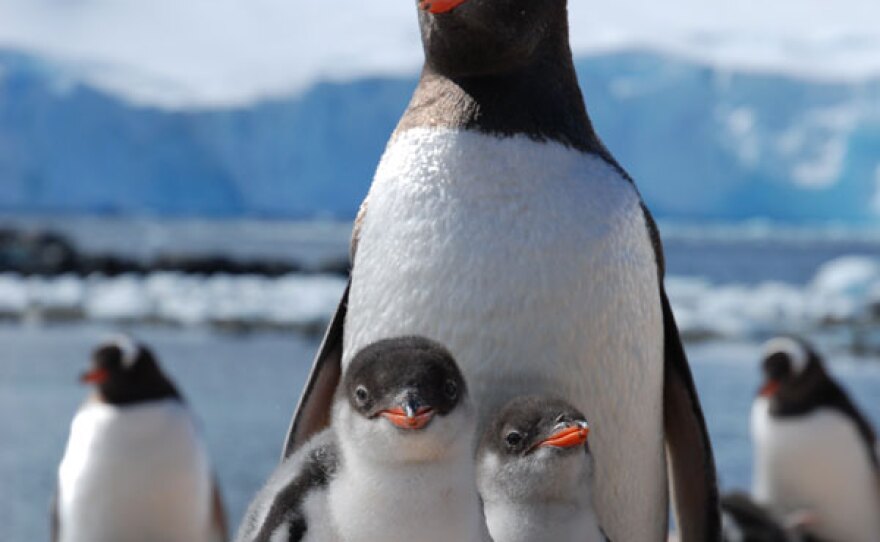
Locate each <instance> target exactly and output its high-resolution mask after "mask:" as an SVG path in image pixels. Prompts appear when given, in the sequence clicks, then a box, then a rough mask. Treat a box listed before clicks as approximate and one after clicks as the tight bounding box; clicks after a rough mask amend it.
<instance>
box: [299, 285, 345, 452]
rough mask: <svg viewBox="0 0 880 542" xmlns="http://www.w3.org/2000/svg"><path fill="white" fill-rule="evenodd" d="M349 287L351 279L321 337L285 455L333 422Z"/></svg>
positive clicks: (340, 370) (340, 368) (301, 396)
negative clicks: (331, 417) (334, 399)
mask: <svg viewBox="0 0 880 542" xmlns="http://www.w3.org/2000/svg"><path fill="white" fill-rule="evenodd" d="M350 287H351V282H349V284H348V285H347V286H346V287H345V292H343V294H342V299H341V300H340V301H339V307H338V308H337V309H336V314H335V315H333V320H331V321H330V326H329V327H328V328H327V332H326V333H325V334H324V340H323V341H321V346H320V348H319V349H318V355H317V356H316V357H315V361H314V363H313V365H312V371H311V373H309V378H308V380H307V381H306V386H305V388H304V389H303V392H302V394H301V395H300V399H299V404H298V405H297V406H296V412H295V413H294V415H293V419H292V420H291V422H290V429H289V430H288V431H287V440H286V441H285V443H284V454H283V455H282V459H284V458H287V457H290V455H291V454H293V452H295V451H296V450H297V449H298V448H299V447H300V446H302V445H303V444H304V443H305V442H306V441H307V440H309V438H311V437H312V436H313V435H315V434H316V433H318V432H319V431H321V430H322V429H324V428H325V427H328V426H329V425H330V410H331V407H332V405H333V394H334V393H335V392H336V386H337V385H338V384H339V378H340V376H341V375H342V335H343V324H344V323H345V314H346V312H347V309H348V290H349V288H350Z"/></svg>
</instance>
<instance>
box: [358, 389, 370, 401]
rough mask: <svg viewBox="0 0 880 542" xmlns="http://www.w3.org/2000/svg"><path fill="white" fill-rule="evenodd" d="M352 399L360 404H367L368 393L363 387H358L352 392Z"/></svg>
mask: <svg viewBox="0 0 880 542" xmlns="http://www.w3.org/2000/svg"><path fill="white" fill-rule="evenodd" d="M354 397H355V399H357V402H358V403H360V404H364V403H366V402H367V399H369V398H370V392H368V391H367V388H365V387H364V386H358V387H357V389H356V390H354Z"/></svg>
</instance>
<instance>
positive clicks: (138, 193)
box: [0, 49, 880, 226]
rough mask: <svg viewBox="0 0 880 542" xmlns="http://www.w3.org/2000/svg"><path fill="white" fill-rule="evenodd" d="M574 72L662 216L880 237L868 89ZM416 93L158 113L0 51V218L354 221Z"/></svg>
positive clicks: (706, 72) (663, 60)
mask: <svg viewBox="0 0 880 542" xmlns="http://www.w3.org/2000/svg"><path fill="white" fill-rule="evenodd" d="M576 64H577V69H578V73H579V76H580V79H581V83H582V87H583V90H584V93H585V97H586V100H587V104H588V107H589V110H590V114H591V117H592V119H593V121H594V124H595V125H596V128H597V131H598V132H599V134H600V135H601V137H602V138H603V140H604V141H605V143H606V144H607V145H608V147H609V148H610V149H611V151H612V152H613V153H614V154H615V156H616V157H617V158H618V160H619V161H620V162H621V164H622V165H623V166H624V167H625V168H626V169H627V170H628V171H629V172H630V173H631V174H632V176H633V177H634V178H635V179H636V181H637V183H638V185H639V187H640V190H641V191H642V194H643V196H644V198H645V200H646V201H647V203H648V205H649V207H650V208H651V209H652V210H653V212H654V213H655V214H656V215H657V216H658V217H659V218H660V219H663V220H669V221H676V222H678V221H680V222H703V221H743V220H750V219H766V220H769V221H773V222H780V223H788V224H817V223H842V224H848V225H858V226H875V225H878V224H880V75H870V74H867V75H864V76H862V77H856V78H817V77H810V76H807V75H798V74H789V73H781V72H780V73H774V72H768V71H762V70H754V69H746V68H737V67H730V66H725V65H721V64H710V63H705V62H702V61H700V60H699V59H694V58H688V57H685V56H680V55H676V54H673V53H668V52H662V51H657V50H644V49H625V50H610V51H604V52H603V51H597V52H593V53H590V54H581V55H578V57H577V62H576ZM415 82H416V77H415V72H412V73H409V74H405V75H387V76H359V77H354V78H350V79H347V80H334V79H332V78H327V79H323V80H320V79H319V80H316V81H313V82H311V83H309V84H308V85H306V86H305V87H304V88H303V89H300V90H296V91H291V92H290V93H288V94H281V95H274V96H270V97H265V98H261V99H257V100H253V101H249V102H244V103H236V104H231V105H230V104H225V105H210V104H208V105H194V106H189V107H177V108H169V107H163V106H161V105H157V104H151V103H142V102H138V101H136V100H131V99H127V98H126V96H124V95H121V94H119V93H114V92H111V91H109V90H107V89H104V88H102V87H101V86H100V85H96V84H91V83H90V82H89V81H87V80H84V79H83V78H82V77H79V75H78V74H77V73H76V72H75V71H73V70H71V69H70V68H69V66H67V65H65V64H63V63H58V62H55V61H53V60H50V59H48V58H47V57H43V56H40V55H37V54H31V53H27V52H21V51H16V50H10V49H7V50H5V51H0V211H4V212H10V213H16V214H19V213H101V214H141V215H158V216H207V217H284V218H290V217H293V218H315V217H322V218H340V219H350V218H351V217H352V216H354V213H355V212H356V210H357V207H358V204H359V203H360V201H361V200H362V198H363V197H364V195H365V194H366V191H367V189H368V187H369V183H370V180H371V177H372V173H373V170H374V168H375V166H376V163H377V161H378V159H379V157H380V156H381V153H382V150H383V148H384V145H385V142H386V140H387V138H388V136H389V134H390V133H391V131H392V130H393V128H394V125H395V123H396V121H397V119H398V117H399V116H400V114H401V112H402V111H403V109H404V108H405V107H406V104H407V101H408V98H409V95H410V93H411V92H412V89H413V87H414V85H415Z"/></svg>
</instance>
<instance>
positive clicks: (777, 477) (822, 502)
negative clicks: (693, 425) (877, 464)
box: [752, 398, 880, 542]
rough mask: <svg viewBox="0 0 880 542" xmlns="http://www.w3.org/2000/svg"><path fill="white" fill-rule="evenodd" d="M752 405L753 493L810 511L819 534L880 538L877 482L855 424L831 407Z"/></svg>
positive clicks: (789, 509)
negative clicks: (778, 414) (777, 414)
mask: <svg viewBox="0 0 880 542" xmlns="http://www.w3.org/2000/svg"><path fill="white" fill-rule="evenodd" d="M768 407H769V403H768V401H767V400H766V399H763V398H760V399H758V400H756V401H755V404H754V406H753V407H752V441H753V442H754V446H755V476H754V493H755V498H756V499H757V500H758V501H760V502H763V503H766V504H768V505H769V506H770V507H771V509H772V510H773V511H774V512H775V513H777V514H779V515H781V516H785V515H787V514H790V513H794V512H809V513H811V514H812V515H813V516H814V517H815V519H816V524H815V527H814V529H813V532H814V533H815V534H816V535H817V536H819V537H820V538H822V539H827V540H841V541H846V542H878V541H880V487H878V479H877V476H876V473H875V472H874V471H873V468H872V466H871V465H870V463H869V459H868V451H867V448H866V447H865V445H864V443H863V442H862V441H861V439H860V438H859V435H858V433H857V432H856V429H855V426H854V424H852V423H851V422H850V421H849V420H848V419H847V418H846V417H845V416H843V415H842V414H839V413H837V412H835V411H833V410H831V409H824V408H823V409H818V410H816V411H815V412H813V413H810V414H806V415H803V416H798V417H791V418H773V417H771V416H770V415H769V413H768Z"/></svg>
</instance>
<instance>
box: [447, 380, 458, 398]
mask: <svg viewBox="0 0 880 542" xmlns="http://www.w3.org/2000/svg"><path fill="white" fill-rule="evenodd" d="M443 392H444V393H445V394H446V397H448V398H450V399H455V398H457V397H458V384H456V383H455V381H454V380H447V381H446V384H444V385H443Z"/></svg>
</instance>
